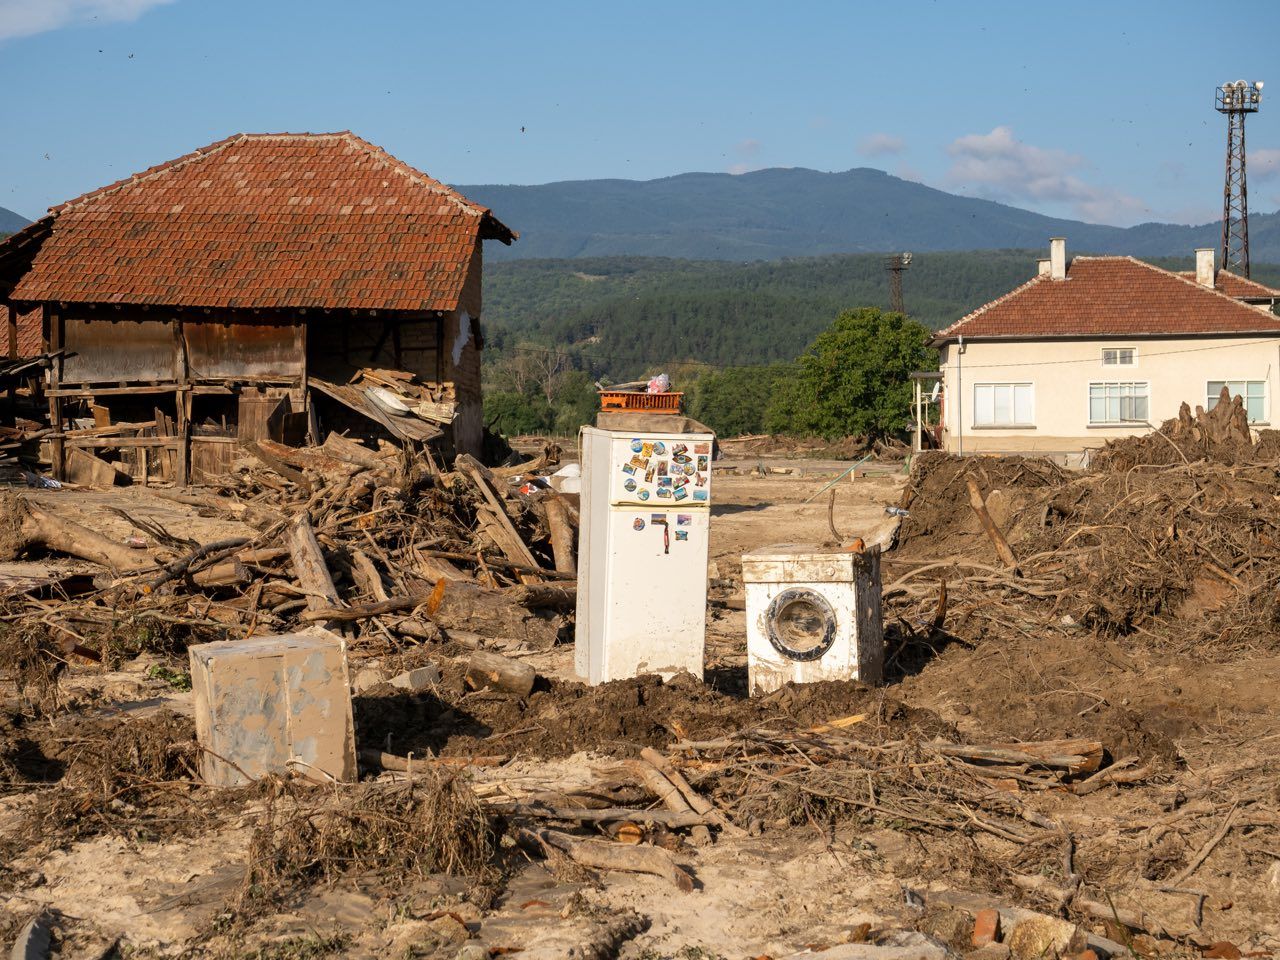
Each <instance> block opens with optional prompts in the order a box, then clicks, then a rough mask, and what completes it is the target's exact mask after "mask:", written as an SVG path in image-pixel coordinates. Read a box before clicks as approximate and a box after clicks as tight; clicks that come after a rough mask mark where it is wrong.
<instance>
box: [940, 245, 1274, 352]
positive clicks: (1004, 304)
mask: <svg viewBox="0 0 1280 960" xmlns="http://www.w3.org/2000/svg"><path fill="white" fill-rule="evenodd" d="M1214 333H1228V334H1230V333H1268V334H1275V333H1280V317H1278V316H1276V315H1275V314H1273V313H1272V312H1271V311H1269V310H1267V309H1266V308H1265V307H1259V306H1252V305H1250V304H1246V303H1241V302H1240V301H1239V300H1235V299H1232V297H1230V296H1227V295H1226V294H1224V293H1220V292H1217V291H1215V290H1209V289H1206V288H1205V287H1202V286H1200V285H1199V284H1197V283H1196V282H1195V280H1194V279H1187V278H1186V277H1183V276H1180V275H1179V274H1177V273H1171V272H1170V271H1168V270H1161V269H1160V268H1159V267H1154V266H1152V265H1151V264H1149V263H1143V262H1142V261H1140V260H1135V259H1133V258H1132V257H1076V258H1075V259H1074V260H1072V262H1071V264H1070V266H1069V268H1068V270H1067V277H1066V279H1065V280H1053V279H1051V278H1050V277H1048V276H1037V277H1034V278H1033V279H1031V280H1029V281H1028V282H1027V283H1024V284H1023V285H1022V286H1020V287H1017V288H1015V289H1014V290H1012V291H1010V292H1009V293H1007V294H1005V295H1004V296H1003V297H1000V298H999V299H997V300H993V301H991V302H990V303H988V304H986V305H985V306H983V307H979V308H978V309H977V310H975V311H973V313H970V314H969V315H968V316H966V317H963V318H961V319H960V320H958V321H957V322H956V323H953V324H952V325H951V326H950V327H947V328H946V329H945V330H940V331H938V333H937V334H935V335H934V341H935V342H936V343H944V342H948V341H951V340H955V339H956V338H957V337H959V336H964V337H967V338H971V339H984V338H1003V339H1015V340H1016V339H1037V338H1042V337H1094V336H1096V337H1113V336H1122V337H1133V336H1169V335H1173V336H1177V335H1179V334H1184V335H1205V334H1214Z"/></svg>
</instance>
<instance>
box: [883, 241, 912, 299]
mask: <svg viewBox="0 0 1280 960" xmlns="http://www.w3.org/2000/svg"><path fill="white" fill-rule="evenodd" d="M909 266H911V254H910V253H895V254H894V255H893V256H891V257H885V258H884V268H885V270H887V271H888V272H889V309H890V310H892V311H894V312H895V313H906V312H907V311H906V309H905V308H904V307H903V305H902V271H903V270H906V269H907V267H909Z"/></svg>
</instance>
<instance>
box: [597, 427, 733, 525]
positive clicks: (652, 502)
mask: <svg viewBox="0 0 1280 960" xmlns="http://www.w3.org/2000/svg"><path fill="white" fill-rule="evenodd" d="M711 441H712V437H711V435H710V434H703V433H686V434H666V435H662V434H656V435H655V434H650V435H647V436H632V437H628V436H625V435H618V434H615V435H614V439H613V445H612V455H611V457H610V459H611V461H612V463H611V465H610V468H609V502H610V503H612V504H614V505H615V506H638V507H645V508H648V509H651V510H676V509H684V508H686V507H691V506H696V507H705V506H708V505H709V504H710V502H711Z"/></svg>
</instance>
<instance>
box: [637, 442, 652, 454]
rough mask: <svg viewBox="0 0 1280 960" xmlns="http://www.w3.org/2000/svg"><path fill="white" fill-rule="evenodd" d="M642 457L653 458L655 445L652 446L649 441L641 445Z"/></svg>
mask: <svg viewBox="0 0 1280 960" xmlns="http://www.w3.org/2000/svg"><path fill="white" fill-rule="evenodd" d="M640 456H642V457H652V456H653V444H652V443H650V442H649V441H648V440H646V441H645V442H644V443H643V444H642V445H641V447H640Z"/></svg>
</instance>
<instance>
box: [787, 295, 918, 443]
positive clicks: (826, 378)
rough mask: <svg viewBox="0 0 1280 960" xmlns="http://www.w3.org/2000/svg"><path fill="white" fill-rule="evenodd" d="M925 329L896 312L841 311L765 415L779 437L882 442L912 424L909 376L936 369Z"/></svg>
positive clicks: (811, 346) (811, 345) (804, 355)
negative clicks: (862, 438)
mask: <svg viewBox="0 0 1280 960" xmlns="http://www.w3.org/2000/svg"><path fill="white" fill-rule="evenodd" d="M929 336H930V334H929V330H928V328H927V327H925V326H924V325H923V324H920V323H917V322H916V321H914V320H910V319H908V318H907V317H905V316H903V315H902V314H900V313H890V312H888V311H884V310H880V309H878V308H875V307H863V308H861V309H859V310H846V311H845V312H843V313H841V314H840V316H838V317H837V318H836V321H835V323H834V324H832V325H831V328H830V329H828V330H827V331H825V332H824V333H821V334H819V335H818V337H817V338H816V339H815V340H814V341H813V343H811V344H810V345H809V348H808V349H807V350H805V352H804V353H803V354H801V356H800V357H799V359H797V361H796V374H795V376H794V377H792V378H789V379H786V380H784V381H781V386H782V389H780V390H779V391H777V393H776V394H775V400H774V403H773V404H772V405H771V408H770V410H769V411H768V412H767V414H766V418H765V419H766V425H767V426H768V427H769V428H770V429H772V430H774V431H776V432H780V433H799V434H816V435H818V436H822V437H826V438H828V439H835V438H836V437H844V436H868V437H882V436H885V435H886V434H889V433H893V432H894V431H896V430H900V429H902V428H903V427H904V426H905V425H906V424H907V422H908V420H909V418H910V407H911V381H910V379H909V378H908V374H909V373H911V371H913V370H926V369H936V367H937V355H936V353H935V352H934V351H933V350H932V349H931V348H930V347H929V346H928V345H927V341H928V339H929Z"/></svg>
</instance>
